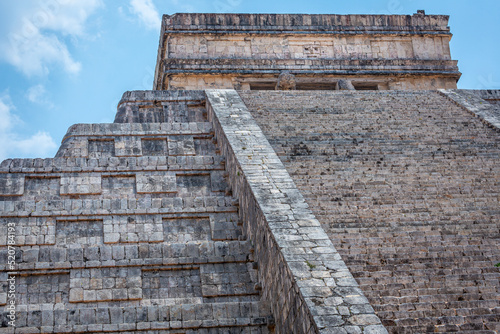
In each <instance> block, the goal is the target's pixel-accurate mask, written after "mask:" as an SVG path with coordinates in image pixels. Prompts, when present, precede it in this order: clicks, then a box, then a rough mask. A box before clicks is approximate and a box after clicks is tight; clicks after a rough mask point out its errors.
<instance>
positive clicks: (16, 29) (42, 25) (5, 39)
mask: <svg viewBox="0 0 500 334" xmlns="http://www.w3.org/2000/svg"><path fill="white" fill-rule="evenodd" d="M101 5H102V2H101V0H86V1H76V0H74V1H72V0H49V1H36V0H25V1H15V2H14V1H13V2H10V3H8V4H6V3H3V4H0V11H2V12H3V13H4V15H5V16H6V19H5V20H4V22H3V23H2V30H4V32H3V33H2V34H1V35H0V48H1V49H2V50H3V51H2V53H1V54H0V59H2V60H3V61H5V62H7V63H9V64H11V65H13V66H15V67H16V68H17V69H18V70H20V71H21V72H23V73H24V74H25V75H27V76H32V75H46V74H48V73H49V71H50V69H51V68H52V67H53V66H58V67H62V68H63V69H64V70H65V71H66V72H68V73H72V74H75V73H78V72H79V71H80V69H81V64H80V63H79V62H78V61H76V60H74V59H73V57H72V56H71V54H70V52H69V50H68V46H67V44H66V42H65V40H64V37H65V36H71V37H82V36H84V34H85V24H86V22H87V19H88V17H89V16H90V15H91V14H92V13H93V12H94V11H95V10H96V9H97V8H99V7H100V6H101Z"/></svg>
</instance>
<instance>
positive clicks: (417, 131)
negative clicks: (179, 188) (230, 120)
mask: <svg viewBox="0 0 500 334" xmlns="http://www.w3.org/2000/svg"><path fill="white" fill-rule="evenodd" d="M239 94H240V96H241V97H242V98H243V100H244V102H245V104H246V105H247V107H248V108H249V109H250V111H251V112H252V115H253V116H254V117H255V118H256V120H257V122H258V123H259V125H260V126H261V128H262V130H263V131H264V133H265V134H266V136H267V138H268V139H269V141H270V143H271V144H272V146H273V148H274V149H275V151H276V152H277V153H278V155H279V156H280V158H281V160H282V161H283V163H284V164H285V166H286V168H287V170H288V172H289V173H290V174H291V176H292V178H293V179H294V181H295V183H296V184H297V186H298V188H299V189H300V190H301V192H302V194H303V195H304V196H305V197H306V200H307V202H308V203H309V204H310V206H311V208H312V210H313V212H314V213H315V215H316V217H317V218H318V219H319V220H320V222H321V223H322V225H323V227H324V228H325V230H326V231H327V233H328V234H329V236H330V238H331V240H332V241H333V243H334V245H335V247H336V248H337V249H338V251H339V252H340V253H341V255H342V258H343V259H344V261H345V262H346V264H347V265H348V267H349V269H350V270H351V272H352V274H353V275H354V276H355V277H356V280H357V281H358V283H359V284H360V286H361V288H362V290H363V292H364V293H365V294H366V296H367V297H368V298H369V300H370V301H371V303H372V305H373V307H374V308H375V310H376V312H377V314H378V315H379V317H380V318H381V319H382V322H383V323H384V325H385V326H386V328H387V329H388V330H389V332H392V333H423V332H453V331H460V332H475V333H496V332H498V331H499V330H500V327H499V326H500V297H499V285H500V284H499V278H500V274H499V269H498V268H496V267H495V264H496V263H498V262H499V261H500V248H499V247H498V245H499V244H500V240H499V239H500V231H499V218H498V217H499V216H500V210H499V205H498V204H499V195H500V192H499V189H500V187H499V186H500V179H499V175H500V168H499V167H498V159H499V158H500V137H499V135H498V132H497V131H495V130H494V129H491V128H490V127H488V126H487V125H485V124H484V123H482V122H481V120H479V119H478V118H474V117H473V116H472V115H471V114H470V113H468V112H467V111H465V110H463V109H462V108H460V107H459V106H457V105H455V104H453V103H452V102H450V101H449V100H447V99H446V98H445V97H443V96H440V95H439V94H438V93H437V92H431V91H415V92H398V91H391V92H386V91H379V92H348V93H344V92H327V91H323V92H311V91H309V92H308V91H293V92H276V91H274V92H267V91H266V92H264V91H241V92H239Z"/></svg>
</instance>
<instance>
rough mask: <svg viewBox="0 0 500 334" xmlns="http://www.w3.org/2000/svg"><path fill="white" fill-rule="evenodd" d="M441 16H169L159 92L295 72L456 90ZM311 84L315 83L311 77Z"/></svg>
mask: <svg viewBox="0 0 500 334" xmlns="http://www.w3.org/2000/svg"><path fill="white" fill-rule="evenodd" d="M450 39H451V33H450V29H449V27H448V17H447V16H444V15H425V14H424V13H417V14H414V15H411V16H410V15H333V14H332V15H305V14H297V15H292V14H275V15H269V14H196V13H190V14H174V15H172V16H168V15H165V16H164V17H163V22H162V36H161V37H160V46H159V48H158V58H157V67H156V72H155V83H154V88H155V89H158V90H161V89H179V90H181V89H205V88H218V89H220V88H235V89H243V90H248V89H252V86H251V82H252V81H257V82H259V80H261V81H262V79H264V82H265V80H266V79H269V78H275V79H276V78H277V77H278V75H279V74H280V72H281V71H290V72H292V73H293V74H294V75H296V76H297V77H298V78H300V79H301V80H304V81H307V83H308V84H313V83H314V82H316V81H315V78H314V77H321V78H322V79H327V78H329V79H330V83H333V85H335V82H336V80H338V79H342V78H344V79H345V78H346V77H348V78H352V79H358V80H359V79H360V78H363V79H364V80H369V81H370V80H371V81H377V82H378V83H379V84H381V86H383V87H384V88H380V89H438V88H443V89H452V88H456V82H457V80H458V79H459V78H460V72H459V71H458V67H457V62H456V61H455V60H452V59H451V54H450V48H449V42H450ZM310 76H314V77H310Z"/></svg>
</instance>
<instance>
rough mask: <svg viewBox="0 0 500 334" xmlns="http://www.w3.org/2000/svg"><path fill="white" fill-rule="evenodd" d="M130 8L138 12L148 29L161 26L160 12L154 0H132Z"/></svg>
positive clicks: (157, 28)
mask: <svg viewBox="0 0 500 334" xmlns="http://www.w3.org/2000/svg"><path fill="white" fill-rule="evenodd" d="M130 6H131V7H130V10H131V12H132V13H134V14H136V15H137V16H138V17H139V19H140V20H141V21H142V23H143V24H144V25H145V26H146V28H148V29H152V30H156V31H157V30H159V29H160V26H161V19H160V14H158V11H157V10H156V7H155V5H154V4H153V1H152V0H130Z"/></svg>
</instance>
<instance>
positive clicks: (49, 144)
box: [0, 93, 57, 161]
mask: <svg viewBox="0 0 500 334" xmlns="http://www.w3.org/2000/svg"><path fill="white" fill-rule="evenodd" d="M13 109H14V106H13V105H12V103H11V101H10V97H9V95H8V94H5V93H4V94H3V95H1V96H0V161H3V160H4V159H7V158H10V157H11V158H23V157H40V158H42V157H43V158H44V157H47V156H49V155H50V156H53V155H54V151H55V149H56V148H57V145H56V143H55V142H54V140H53V139H52V137H51V136H50V135H49V134H48V133H46V132H43V131H39V132H37V133H35V134H34V135H32V136H30V137H28V138H22V137H21V136H20V135H19V134H18V133H16V132H15V131H14V129H15V127H16V125H19V124H21V123H22V122H21V121H20V120H19V118H18V117H17V116H16V115H14V114H13V113H12V110H13Z"/></svg>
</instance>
